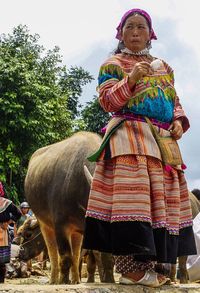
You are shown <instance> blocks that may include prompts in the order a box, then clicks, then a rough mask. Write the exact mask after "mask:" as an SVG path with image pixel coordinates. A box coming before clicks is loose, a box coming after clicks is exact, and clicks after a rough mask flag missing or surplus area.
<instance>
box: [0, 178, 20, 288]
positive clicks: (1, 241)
mask: <svg viewBox="0 0 200 293" xmlns="http://www.w3.org/2000/svg"><path fill="white" fill-rule="evenodd" d="M4 195H5V193H4V188H3V184H2V183H1V182H0V283H4V279H5V273H6V263H9V262H10V253H11V250H10V249H11V239H10V236H9V233H8V225H9V223H10V222H11V221H14V222H16V221H17V220H18V219H19V218H20V217H21V212H20V210H19V209H18V208H17V206H16V205H14V204H13V203H12V201H11V200H9V199H7V198H5V197H4Z"/></svg>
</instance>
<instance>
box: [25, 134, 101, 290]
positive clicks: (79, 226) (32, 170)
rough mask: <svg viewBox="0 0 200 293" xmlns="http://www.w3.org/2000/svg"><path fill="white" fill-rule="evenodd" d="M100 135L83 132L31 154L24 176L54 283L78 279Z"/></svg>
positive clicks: (73, 281) (28, 198)
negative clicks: (92, 158)
mask: <svg viewBox="0 0 200 293" xmlns="http://www.w3.org/2000/svg"><path fill="white" fill-rule="evenodd" d="M101 140H102V139H101V137H100V136H99V135H97V134H95V133H91V132H78V133H76V134H74V135H73V136H71V137H70V138H67V139H65V140H63V141H61V142H58V143H55V144H52V145H49V146H46V147H43V148H40V149H39V150H37V151H36V152H35V153H34V154H33V155H32V157H31V159H30V161H29V165H28V170H27V174H26V178H25V184H24V190H25V196H26V199H27V201H28V203H29V204H30V207H31V209H32V211H33V213H34V214H35V216H36V217H37V219H38V222H39V225H40V229H41V232H42V235H43V237H44V240H45V243H46V246H47V249H48V254H49V258H50V263H51V278H50V283H51V284H61V283H70V279H69V272H70V269H71V282H72V283H73V284H76V283H79V281H80V279H79V269H78V267H79V258H80V250H81V244H82V235H83V231H84V222H85V209H86V206H87V201H88V195H89V189H90V186H89V184H88V182H87V179H86V177H85V174H84V167H83V166H84V165H86V166H87V168H88V169H89V171H90V172H91V174H93V172H94V168H95V164H93V163H90V162H89V161H88V160H87V157H88V156H89V155H90V154H91V153H93V152H94V151H96V150H97V149H98V148H99V146H100V143H101Z"/></svg>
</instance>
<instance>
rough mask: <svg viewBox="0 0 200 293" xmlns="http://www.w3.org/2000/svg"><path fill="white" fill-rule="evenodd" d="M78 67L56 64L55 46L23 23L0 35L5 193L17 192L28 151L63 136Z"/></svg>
mask: <svg viewBox="0 0 200 293" xmlns="http://www.w3.org/2000/svg"><path fill="white" fill-rule="evenodd" d="M91 79H92V77H91V76H90V75H89V73H88V72H86V71H84V70H83V69H82V68H78V67H71V68H70V69H69V70H67V69H66V67H65V66H63V65H62V57H61V56H60V54H59V48H58V47H55V48H53V49H52V50H46V49H45V48H44V47H43V46H42V45H40V44H39V35H37V34H35V35H31V34H30V33H29V30H28V28H27V27H26V26H21V25H20V26H18V27H16V28H14V30H13V32H12V34H8V35H1V37H0V117H1V119H0V135H1V139H0V180H1V181H3V183H4V184H5V186H6V189H7V192H8V193H9V195H10V197H11V198H12V199H14V200H15V201H18V199H20V197H21V198H22V197H23V182H24V177H25V173H26V168H27V165H28V161H29V159H30V156H31V154H32V153H33V152H34V151H35V150H36V149H38V148H39V147H42V146H45V145H47V144H50V143H54V142H56V141H59V140H61V139H63V138H66V137H67V136H69V135H70V134H71V133H72V131H73V123H74V121H73V120H72V119H71V118H72V117H75V115H76V114H77V113H78V110H77V107H78V97H79V95H80V94H81V92H82V88H81V87H82V85H84V84H86V83H87V82H89V81H90V80H91Z"/></svg>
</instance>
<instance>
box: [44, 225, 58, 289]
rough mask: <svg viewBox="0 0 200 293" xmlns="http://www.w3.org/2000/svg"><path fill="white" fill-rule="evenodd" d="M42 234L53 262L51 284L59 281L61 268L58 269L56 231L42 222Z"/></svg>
mask: <svg viewBox="0 0 200 293" xmlns="http://www.w3.org/2000/svg"><path fill="white" fill-rule="evenodd" d="M40 228H41V231H42V235H43V237H44V240H45V243H46V246H47V250H48V255H49V259H50V263H51V278H50V284H58V283H59V270H58V252H57V242H56V237H55V232H54V231H53V230H52V229H50V228H49V227H48V226H47V225H45V224H43V223H40Z"/></svg>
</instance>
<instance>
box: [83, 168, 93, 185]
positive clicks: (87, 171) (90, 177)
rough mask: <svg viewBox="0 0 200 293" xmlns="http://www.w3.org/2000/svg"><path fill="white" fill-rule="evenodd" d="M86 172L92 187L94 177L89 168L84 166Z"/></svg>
mask: <svg viewBox="0 0 200 293" xmlns="http://www.w3.org/2000/svg"><path fill="white" fill-rule="evenodd" d="M84 172H85V176H86V178H87V181H88V183H89V185H91V183H92V179H93V177H92V175H91V173H90V171H89V170H88V167H87V166H86V165H84Z"/></svg>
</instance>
